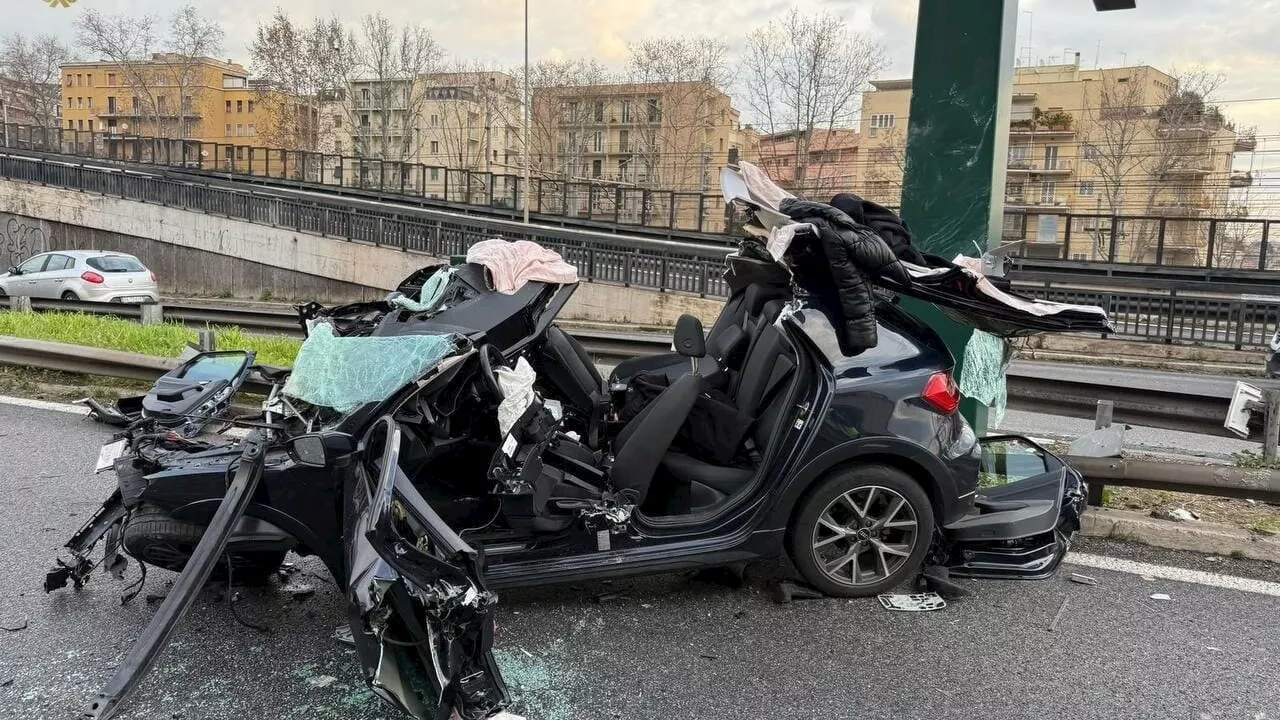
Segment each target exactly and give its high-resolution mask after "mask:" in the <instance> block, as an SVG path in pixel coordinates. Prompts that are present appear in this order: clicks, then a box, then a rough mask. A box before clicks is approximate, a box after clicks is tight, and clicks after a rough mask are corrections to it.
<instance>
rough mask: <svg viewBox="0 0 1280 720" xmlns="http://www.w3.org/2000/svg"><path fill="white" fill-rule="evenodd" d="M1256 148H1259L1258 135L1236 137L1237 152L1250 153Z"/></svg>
mask: <svg viewBox="0 0 1280 720" xmlns="http://www.w3.org/2000/svg"><path fill="white" fill-rule="evenodd" d="M1256 147H1258V137H1257V136H1256V135H1239V136H1237V137H1236V143H1235V151H1236V152H1250V151H1252V150H1253V149H1254V148H1256Z"/></svg>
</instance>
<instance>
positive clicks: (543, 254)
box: [467, 238, 578, 295]
mask: <svg viewBox="0 0 1280 720" xmlns="http://www.w3.org/2000/svg"><path fill="white" fill-rule="evenodd" d="M467 262H469V263H477V264H479V265H483V266H485V267H486V268H487V269H488V270H489V277H490V278H491V279H492V280H493V287H494V289H495V290H497V291H498V292H500V293H504V294H506V295H510V294H511V293H513V292H515V291H517V290H519V289H520V288H522V287H524V285H525V283H527V282H529V281H530V280H536V281H538V282H546V283H555V284H557V285H568V284H571V283H576V282H578V269H577V268H576V267H574V266H572V265H570V264H569V263H567V262H565V261H564V258H562V257H560V253H558V252H556V251H554V250H548V249H547V248H544V247H542V246H541V245H539V244H538V243H536V242H530V241H529V240H517V241H515V242H507V241H506V240H503V239H501V238H493V239H492V240H481V241H480V242H478V243H476V244H475V245H472V246H471V248H470V249H468V250H467Z"/></svg>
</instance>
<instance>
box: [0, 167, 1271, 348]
mask: <svg viewBox="0 0 1280 720" xmlns="http://www.w3.org/2000/svg"><path fill="white" fill-rule="evenodd" d="M0 177H7V178H12V179H15V180H22V181H26V182H32V183H39V184H43V185H52V186H57V187H65V188H69V189H75V190H81V191H85V192H91V193H98V194H102V195H108V196H113V197H119V198H124V199H129V200H136V201H140V202H149V203H156V204H160V205H165V206H169V207H176V208H182V209H187V210H195V211H199V212H204V213H209V214H212V215H219V216H223V217H227V218H233V219H239V220H246V221H249V222H254V223H259V224H263V225H271V226H276V227H287V228H292V229H295V230H297V231H298V232H301V233H309V234H315V235H322V236H328V237H337V238H343V239H346V240H352V241H358V242H364V243H369V244H371V245H375V246H383V247H394V248H398V249H402V250H408V251H417V252H423V253H427V254H431V255H434V256H437V257H446V256H450V255H462V254H465V253H466V250H467V248H468V247H470V246H471V244H473V243H474V242H476V241H478V240H482V239H487V238H490V237H494V236H499V235H500V236H502V237H505V238H508V239H513V240H515V239H528V240H532V241H534V242H537V243H539V244H542V245H545V246H548V247H552V248H554V249H556V250H557V251H558V252H560V254H561V255H562V256H563V257H564V258H565V260H566V261H568V262H570V263H572V264H574V265H575V266H576V267H577V268H578V271H579V273H580V275H581V277H582V278H583V279H584V280H587V281H597V282H606V283H616V284H620V285H626V286H636V287H642V288H651V289H657V290H667V291H675V292H681V293H690V294H695V295H700V296H723V295H725V294H726V286H725V283H724V280H723V278H722V277H721V272H722V270H723V267H724V256H725V254H726V248H725V247H723V246H715V245H696V244H692V243H684V242H677V241H671V240H659V239H650V238H636V237H629V236H624V235H615V234H606V233H597V232H590V231H585V230H573V229H566V228H557V227H546V226H538V225H524V224H522V223H519V222H512V221H505V220H497V219H493V218H480V217H475V216H468V215H459V214H455V213H449V212H443V211H437V210H424V209H419V208H411V207H400V206H387V205H381V206H378V205H374V204H372V203H364V202H361V201H359V200H353V199H349V198H343V197H333V198H330V197H324V196H315V197H313V198H312V197H309V198H306V199H301V198H300V197H298V196H284V195H283V194H282V193H279V192H255V191H254V190H253V189H252V188H243V187H237V186H236V184H235V183H230V184H228V185H229V186H216V185H213V184H205V183H201V182H198V181H191V180H176V179H172V178H167V177H163V176H159V175H151V174H146V173H137V172H126V171H124V170H122V169H120V168H113V167H100V166H92V165H87V164H84V163H77V162H72V161H62V160H50V159H47V158H40V157H27V156H20V155H12V154H11V155H4V156H0ZM1257 274H1258V273H1257V272H1256V271H1254V275H1257ZM1013 279H1014V280H1015V282H1017V281H1019V280H1020V279H1021V278H1019V276H1018V273H1015V274H1014V276H1013ZM1105 280H1106V278H1105V277H1103V278H1099V280H1097V281H1091V282H1105ZM1063 282H1067V281H1062V280H1055V281H1053V282H1050V281H1047V280H1046V281H1043V282H1042V283H1041V284H1039V285H1035V284H1026V283H1022V282H1019V285H1018V288H1017V289H1018V290H1019V291H1020V292H1022V293H1025V294H1029V295H1033V296H1037V297H1043V298H1046V299H1051V300H1057V301H1061V302H1071V303H1081V304H1093V305H1099V306H1101V307H1103V308H1105V309H1106V310H1107V311H1108V312H1109V313H1110V315H1111V317H1112V319H1113V322H1114V323H1115V325H1116V330H1117V332H1116V335H1117V336H1120V337H1124V338H1130V339H1141V340H1150V341H1158V342H1166V343H1210V344H1215V345H1229V346H1232V347H1235V348H1237V349H1244V348H1260V347H1265V346H1266V345H1267V343H1268V341H1269V339H1270V334H1271V332H1273V331H1274V329H1275V328H1276V326H1277V322H1278V321H1280V301H1268V300H1266V299H1256V300H1250V299H1245V298H1242V297H1240V296H1238V295H1237V296H1235V297H1203V296H1198V295H1189V294H1182V295H1179V294H1178V292H1179V291H1178V289H1169V290H1167V291H1164V292H1145V291H1142V290H1140V289H1133V290H1091V289H1080V288H1074V287H1073V288H1064V287H1061V284H1062V283H1063ZM1077 282H1078V281H1077ZM1055 283H1056V284H1058V285H1059V286H1057V287H1055ZM1072 284H1075V283H1072Z"/></svg>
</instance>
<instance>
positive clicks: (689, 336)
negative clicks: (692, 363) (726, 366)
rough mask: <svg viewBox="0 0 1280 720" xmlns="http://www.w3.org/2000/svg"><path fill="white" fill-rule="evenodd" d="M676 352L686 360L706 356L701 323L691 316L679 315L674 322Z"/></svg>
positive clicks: (705, 339)
mask: <svg viewBox="0 0 1280 720" xmlns="http://www.w3.org/2000/svg"><path fill="white" fill-rule="evenodd" d="M675 341H676V352H678V353H680V354H681V355H683V356H685V357H687V358H700V357H704V356H705V355H706V354H707V338H706V336H705V335H704V334H703V333H702V321H701V320H699V319H698V318H696V317H694V316H692V315H688V314H685V315H681V316H680V319H679V320H676V331H675Z"/></svg>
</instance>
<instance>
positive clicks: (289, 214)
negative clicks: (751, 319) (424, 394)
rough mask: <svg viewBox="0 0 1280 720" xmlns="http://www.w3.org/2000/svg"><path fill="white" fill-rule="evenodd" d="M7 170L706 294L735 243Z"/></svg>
mask: <svg viewBox="0 0 1280 720" xmlns="http://www.w3.org/2000/svg"><path fill="white" fill-rule="evenodd" d="M0 177H6V178H11V179H14V180H22V181H26V182H31V183H39V184H42V185H53V186H57V187H64V188H69V189H74V190H81V191H84V192H91V193H98V194H101V195H108V196H112V197H119V198H124V199H128V200H137V201H140V202H147V203H155V204H159V205H164V206H167V207H176V208H182V209H186V210H197V211H200V212H204V213H208V214H211V215H220V216H222V217H227V218H233V219H237V220H246V221H249V222H253V223H258V224H262V225H270V226H275V227H287V228H292V229H295V230H297V231H298V232H303V233H311V234H317V235H322V236H327V237H338V238H343V239H346V240H351V241H357V242H364V243H369V244H371V245H375V246H379V247H394V248H398V249H401V250H412V251H417V252H423V253H428V254H430V255H434V256H437V257H447V256H450V255H464V254H466V251H467V248H468V247H470V246H471V245H472V244H474V243H475V242H477V241H479V240H484V239H487V238H491V237H495V236H499V235H500V236H502V237H504V238H507V239H509V240H532V241H534V242H537V243H539V244H541V245H544V246H547V247H551V248H554V249H555V250H556V251H558V252H559V253H560V254H561V255H562V256H563V257H564V259H565V260H566V261H568V262H570V263H573V264H574V265H575V266H577V268H578V272H579V274H580V275H581V277H582V278H583V279H584V280H588V281H600V282H609V283H618V284H621V285H628V286H632V285H634V286H637V287H643V288H652V289H658V290H670V291H675V292H683V293H691V294H695V295H702V296H708V295H709V296H723V295H724V294H725V293H726V288H725V284H724V279H723V278H722V277H721V271H722V269H723V267H724V257H725V254H726V252H727V250H726V249H725V248H724V247H718V246H703V245H694V244H691V243H683V242H675V241H670V240H658V239H650V238H632V237H627V236H622V235H613V234H604V233H594V232H587V231H583V230H570V229H561V228H555V227H544V226H537V225H524V224H523V223H518V222H510V221H502V220H495V219H491V218H478V217H473V216H467V215H457V214H453V213H447V212H442V211H432V210H419V209H417V208H400V207H393V208H378V207H376V206H366V205H367V204H362V203H360V202H358V201H353V200H349V199H345V198H332V199H330V198H317V199H314V200H312V199H305V200H303V199H295V198H291V197H282V196H281V195H280V194H279V193H262V192H257V193H255V192H254V191H253V189H252V188H248V189H237V188H231V187H217V186H213V185H206V184H198V183H194V182H190V181H182V180H174V179H169V178H165V177H159V176H155V175H148V174H143V173H129V172H124V171H122V170H120V169H117V168H111V167H94V166H89V165H85V164H82V163H73V162H62V161H50V160H47V159H44V158H33V157H22V156H14V155H6V156H0Z"/></svg>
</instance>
